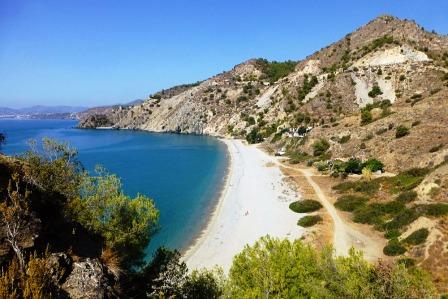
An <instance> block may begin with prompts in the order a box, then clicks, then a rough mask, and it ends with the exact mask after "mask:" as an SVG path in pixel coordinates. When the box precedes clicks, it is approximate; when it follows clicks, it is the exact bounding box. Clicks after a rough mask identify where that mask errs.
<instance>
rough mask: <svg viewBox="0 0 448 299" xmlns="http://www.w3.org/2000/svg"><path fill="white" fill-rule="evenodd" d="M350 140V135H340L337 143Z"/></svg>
mask: <svg viewBox="0 0 448 299" xmlns="http://www.w3.org/2000/svg"><path fill="white" fill-rule="evenodd" d="M349 140H350V135H345V136H342V137H341V139H339V143H341V144H344V143H347V142H348V141H349Z"/></svg>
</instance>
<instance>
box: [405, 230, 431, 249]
mask: <svg viewBox="0 0 448 299" xmlns="http://www.w3.org/2000/svg"><path fill="white" fill-rule="evenodd" d="M428 235H429V231H428V229H427V228H421V229H418V230H416V231H415V232H413V233H412V234H410V235H409V236H408V237H407V238H406V239H404V240H403V242H404V243H406V244H411V245H419V244H422V243H423V242H425V241H426V238H428Z"/></svg>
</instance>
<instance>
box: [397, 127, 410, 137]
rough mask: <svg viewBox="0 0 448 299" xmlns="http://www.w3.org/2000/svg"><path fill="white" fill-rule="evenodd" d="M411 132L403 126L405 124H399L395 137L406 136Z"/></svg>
mask: <svg viewBox="0 0 448 299" xmlns="http://www.w3.org/2000/svg"><path fill="white" fill-rule="evenodd" d="M408 134H409V128H407V127H405V126H403V125H399V126H398V127H397V128H396V129H395V138H401V137H404V136H406V135H408Z"/></svg>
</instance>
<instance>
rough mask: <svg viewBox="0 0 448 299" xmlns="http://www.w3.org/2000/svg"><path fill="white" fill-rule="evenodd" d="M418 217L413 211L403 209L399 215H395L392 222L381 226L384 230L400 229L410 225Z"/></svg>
mask: <svg viewBox="0 0 448 299" xmlns="http://www.w3.org/2000/svg"><path fill="white" fill-rule="evenodd" d="M418 217H419V214H418V213H417V212H416V211H415V209H403V210H402V211H401V212H400V213H398V214H397V215H395V216H394V217H393V218H392V220H390V221H389V222H386V223H384V224H383V225H382V228H383V229H385V230H392V229H401V228H402V227H404V226H406V225H409V224H411V223H412V222H414V220H416V219H417V218H418Z"/></svg>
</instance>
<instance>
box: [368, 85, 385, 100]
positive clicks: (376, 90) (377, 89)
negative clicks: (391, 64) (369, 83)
mask: <svg viewBox="0 0 448 299" xmlns="http://www.w3.org/2000/svg"><path fill="white" fill-rule="evenodd" d="M381 94H383V92H382V91H381V88H380V87H379V86H378V85H377V84H375V85H373V87H372V89H371V90H370V91H369V93H368V95H369V97H371V98H376V97H377V96H379V95H381Z"/></svg>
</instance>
